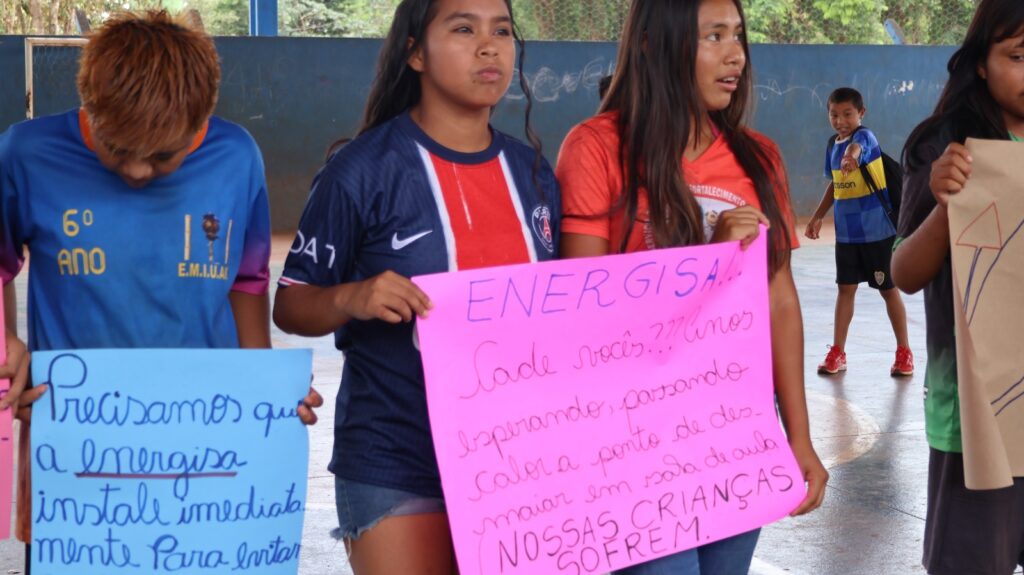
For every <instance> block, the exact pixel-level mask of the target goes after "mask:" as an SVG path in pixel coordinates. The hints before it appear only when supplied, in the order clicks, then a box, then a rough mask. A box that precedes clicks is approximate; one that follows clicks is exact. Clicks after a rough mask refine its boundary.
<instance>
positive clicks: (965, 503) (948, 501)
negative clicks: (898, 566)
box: [924, 449, 1024, 575]
mask: <svg viewBox="0 0 1024 575" xmlns="http://www.w3.org/2000/svg"><path fill="white" fill-rule="evenodd" d="M930 451H931V452H930V453H929V456H928V513H927V517H926V519H925V523H924V566H925V568H926V569H928V573H930V574H931V575H1009V574H1010V573H1013V571H1014V569H1016V567H1017V565H1024V479H1020V478H1018V479H1014V481H1013V486H1012V487H1007V488H1005V489H992V490H986V491H971V490H969V489H967V487H965V486H964V456H963V454H960V453H946V452H944V451H939V450H937V449H931V450H930Z"/></svg>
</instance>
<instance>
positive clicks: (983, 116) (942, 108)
mask: <svg viewBox="0 0 1024 575" xmlns="http://www.w3.org/2000/svg"><path fill="white" fill-rule="evenodd" d="M1021 32H1024V2H1022V1H1021V0H982V1H981V3H980V4H978V8H977V10H976V11H975V13H974V19H973V20H971V25H970V27H969V28H968V29H967V36H966V37H965V38H964V42H963V44H961V46H960V48H959V49H958V50H957V51H956V52H954V53H953V57H952V58H950V59H949V64H948V65H947V66H946V68H947V69H948V70H949V81H948V82H947V83H946V87H945V88H944V89H943V90H942V95H941V96H940V97H939V103H938V104H936V105H935V111H934V112H932V115H931V116H929V117H928V118H927V119H926V120H925V121H923V122H921V123H920V124H918V126H917V127H916V128H914V131H913V132H911V133H910V136H909V137H908V138H907V143H906V146H905V147H904V148H903V161H904V164H906V166H907V168H909V169H917V168H920V167H922V166H923V165H924V163H925V162H928V161H930V160H929V159H928V158H924V157H922V156H921V153H920V151H919V149H918V144H920V143H921V142H922V140H925V139H927V138H931V137H934V136H935V135H936V134H937V133H939V132H940V131H942V130H946V131H947V132H946V133H947V134H948V135H949V136H950V137H952V139H953V140H954V141H956V142H960V143H963V142H964V140H966V139H967V138H969V137H974V138H985V139H990V140H1005V139H1007V138H1008V137H1009V132H1008V130H1007V127H1006V120H1005V119H1004V117H1003V112H1002V110H1001V109H1000V107H999V104H997V103H996V101H995V100H994V99H993V98H992V94H990V93H989V91H988V84H987V83H986V81H985V79H984V78H982V77H981V76H980V75H979V74H978V66H979V65H982V64H984V63H985V60H986V59H988V53H989V50H990V49H991V48H992V45H993V44H998V43H999V42H1002V41H1003V40H1006V39H1007V38H1012V37H1014V36H1017V35H1019V34H1020V33H1021Z"/></svg>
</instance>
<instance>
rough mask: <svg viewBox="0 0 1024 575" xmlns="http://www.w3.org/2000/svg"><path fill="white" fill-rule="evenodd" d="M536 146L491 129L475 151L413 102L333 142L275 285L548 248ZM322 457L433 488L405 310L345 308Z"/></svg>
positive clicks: (504, 258)
mask: <svg viewBox="0 0 1024 575" xmlns="http://www.w3.org/2000/svg"><path fill="white" fill-rule="evenodd" d="M535 158H536V152H535V151H534V150H533V148H531V147H529V146H527V145H525V144H523V143H522V142H519V141H517V140H515V139H513V138H511V137H508V136H506V135H504V134H502V133H501V132H498V131H497V130H492V141H491V144H490V146H489V147H488V148H487V149H485V150H483V151H481V152H476V153H461V152H456V151H453V150H450V149H448V148H445V147H444V146H442V145H440V144H439V143H437V142H436V141H434V140H432V139H431V138H430V137H429V136H428V135H427V134H426V133H424V132H423V131H422V130H421V129H420V128H419V127H418V126H417V125H416V123H415V122H413V121H412V119H411V118H410V117H409V115H408V114H403V115H401V116H398V117H397V118H395V119H393V120H391V121H389V122H387V123H385V124H383V125H381V126H378V127H377V128H375V129H373V130H370V131H368V132H366V133H365V134H363V135H361V136H360V137H358V138H356V139H355V140H353V141H352V142H351V143H349V144H348V145H346V146H345V147H343V148H341V149H340V150H339V151H338V152H337V153H335V154H334V156H333V157H332V158H331V159H330V160H329V161H328V163H327V164H326V165H325V166H324V167H323V168H322V169H321V171H320V173H319V174H318V175H317V176H316V179H315V180H314V182H313V190H312V192H311V194H310V197H309V200H308V202H307V204H306V208H305V211H304V213H303V216H302V219H301V222H300V224H299V230H298V233H297V234H296V238H295V242H294V244H293V245H292V248H291V253H290V254H289V256H288V259H287V261H286V263H285V269H284V273H283V275H282V277H281V279H280V282H279V285H280V287H281V288H283V289H287V287H288V286H291V285H295V284H311V285H316V286H322V287H326V286H333V285H338V284H342V283H348V282H354V281H360V280H364V279H368V278H371V277H374V276H376V275H378V274H381V273H383V272H385V271H389V270H390V271H394V272H396V273H398V274H401V275H403V276H406V277H412V276H417V275H425V274H431V273H438V272H445V271H455V270H466V269H473V268H480V267H486V266H496V265H504V264H517V263H526V262H536V261H544V260H550V259H553V258H554V257H555V255H556V246H557V245H558V229H559V219H560V215H561V204H560V199H559V191H558V184H557V182H556V181H555V176H554V173H553V172H552V170H551V167H550V166H549V165H548V164H547V162H546V161H544V160H543V159H542V160H541V162H540V165H539V167H538V168H537V169H535V168H534V166H535ZM335 337H336V344H337V347H338V348H339V349H341V350H343V351H344V352H345V356H346V357H345V366H344V371H343V374H342V384H341V390H340V392H339V393H338V399H337V409H336V415H335V430H334V453H333V458H332V461H331V466H330V469H331V470H332V471H333V472H334V473H335V474H337V475H338V476H340V477H344V478H346V479H349V480H352V481H359V482H363V483H369V484H372V485H380V486H384V487H390V488H394V489H401V490H404V491H410V492H413V493H418V494H422V495H424V496H429V497H441V496H442V495H441V485H440V479H439V475H438V470H437V461H436V458H435V456H434V447H433V441H432V439H431V435H430V428H429V421H428V417H427V402H426V394H425V390H424V383H423V365H422V362H421V359H420V354H419V351H417V349H416V347H415V345H414V342H413V324H409V323H403V324H399V325H391V324H388V323H385V322H383V321H378V320H373V321H357V320H353V321H351V322H349V323H348V324H346V325H345V326H344V327H342V328H341V329H339V330H338V331H337V332H336V334H335Z"/></svg>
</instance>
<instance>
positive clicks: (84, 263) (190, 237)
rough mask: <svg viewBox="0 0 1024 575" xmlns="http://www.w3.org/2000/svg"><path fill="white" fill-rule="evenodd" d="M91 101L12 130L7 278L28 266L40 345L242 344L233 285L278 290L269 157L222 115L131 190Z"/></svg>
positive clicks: (3, 196) (2, 179)
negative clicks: (175, 160)
mask: <svg viewBox="0 0 1024 575" xmlns="http://www.w3.org/2000/svg"><path fill="white" fill-rule="evenodd" d="M91 146H92V143H91V138H90V136H89V131H88V123H87V122H86V121H84V115H82V114H81V113H80V112H79V111H77V110H76V111H71V112H68V113H65V114H60V115H56V116H49V117H45V118H39V119H37V120H31V121H28V122H22V123H20V124H16V125H14V126H12V127H11V128H10V129H9V130H8V131H7V132H5V133H4V134H2V135H0V201H2V203H0V225H2V230H0V276H2V279H3V281H4V283H7V282H9V281H11V279H12V278H13V277H14V276H15V275H16V274H17V273H18V271H19V270H20V269H21V265H22V262H23V257H24V249H25V248H26V247H27V248H28V252H29V254H30V256H31V259H30V264H29V288H28V289H29V295H28V304H29V305H28V329H29V348H30V349H32V350H50V349H75V348H110V347H125V348H127V347H163V348H167V347H188V348H225V347H237V346H238V336H237V331H236V329H235V322H234V316H233V314H232V310H231V306H230V304H229V301H228V294H229V292H230V291H232V290H235V291H241V292H245V293H250V294H256V295H262V294H265V293H266V291H267V283H268V277H269V270H268V266H269V258H270V212H269V206H268V202H267V189H266V184H265V179H264V174H263V161H262V158H261V157H260V153H259V149H258V148H257V147H256V143H255V142H254V141H253V139H252V138H251V137H250V136H249V134H248V133H246V132H245V130H243V129H242V128H240V127H239V126H236V125H234V124H231V123H229V122H226V121H224V120H221V119H218V118H211V119H210V121H209V123H208V124H207V127H206V129H205V131H204V133H202V134H200V137H197V141H196V144H195V146H196V147H195V148H194V149H193V150H192V151H191V152H190V153H189V155H188V156H187V157H186V158H185V161H184V162H183V163H182V164H181V167H180V168H179V169H178V170H177V171H175V172H173V173H172V174H170V175H168V176H165V177H163V178H159V179H156V180H153V181H152V182H151V183H149V184H148V185H147V186H146V187H144V188H142V189H133V188H131V187H129V186H128V185H127V184H125V183H124V182H123V181H122V180H121V178H120V177H119V176H117V175H116V174H115V173H113V172H111V171H110V170H108V169H106V168H104V167H103V166H102V165H101V164H100V162H99V160H98V159H97V157H96V154H95V152H93V151H92V149H91Z"/></svg>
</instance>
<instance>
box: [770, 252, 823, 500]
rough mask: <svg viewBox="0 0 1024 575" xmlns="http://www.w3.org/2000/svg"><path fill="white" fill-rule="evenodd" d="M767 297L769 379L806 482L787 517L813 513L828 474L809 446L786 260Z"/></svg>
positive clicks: (800, 342)
mask: <svg viewBox="0 0 1024 575" xmlns="http://www.w3.org/2000/svg"><path fill="white" fill-rule="evenodd" d="M768 294H769V300H770V305H771V318H772V367H773V371H772V380H773V381H774V382H775V394H776V399H777V400H778V403H779V414H780V415H781V416H782V423H783V425H784V426H785V428H786V437H787V439H788V440H789V446H790V448H792V449H793V455H794V456H795V457H796V460H797V464H799V466H800V471H801V472H802V473H803V478H804V481H806V482H807V497H806V498H804V500H803V501H802V502H801V503H800V505H799V506H798V507H797V508H796V509H794V510H793V512H792V513H791V515H803V514H805V513H810V512H811V511H814V510H815V509H817V508H818V507H820V506H821V503H822V501H824V499H825V485H826V484H827V483H828V471H826V470H825V466H824V465H822V463H821V459H819V458H818V454H817V452H815V450H814V445H813V444H811V429H810V423H809V421H808V415H807V397H806V394H805V392H804V353H803V352H804V324H803V317H802V316H801V314H800V300H799V297H798V296H797V292H796V284H794V283H793V271H792V269H791V268H790V265H789V261H787V262H786V263H785V264H783V266H782V267H781V268H779V269H778V270H776V272H775V275H773V276H772V278H771V281H770V283H769V287H768Z"/></svg>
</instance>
